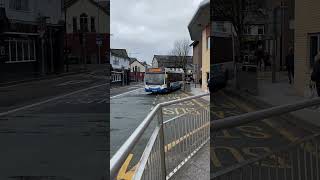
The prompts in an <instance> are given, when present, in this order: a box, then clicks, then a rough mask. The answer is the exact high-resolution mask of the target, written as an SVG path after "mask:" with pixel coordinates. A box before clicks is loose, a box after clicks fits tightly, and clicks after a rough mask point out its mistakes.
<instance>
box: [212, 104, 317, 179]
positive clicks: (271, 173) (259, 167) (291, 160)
mask: <svg viewBox="0 0 320 180" xmlns="http://www.w3.org/2000/svg"><path fill="white" fill-rule="evenodd" d="M316 105H320V98H316V99H313V100H306V101H301V102H298V103H295V104H287V105H282V106H278V107H273V108H269V109H265V110H261V111H256V112H252V113H246V114H243V115H239V116H233V117H228V118H225V119H221V120H215V121H211V123H210V126H211V132H212V131H213V132H217V131H219V130H223V129H227V128H233V127H237V126H240V125H244V124H248V123H250V122H254V121H259V120H263V119H265V118H270V117H273V116H279V115H283V114H285V113H289V112H292V111H296V110H300V109H304V108H308V107H312V106H316ZM211 138H212V139H213V141H214V137H211ZM319 140H320V134H314V135H311V136H308V137H305V138H303V139H300V140H295V141H294V142H292V143H291V144H289V145H284V146H283V147H280V148H278V149H275V150H273V151H272V152H270V153H267V154H265V155H263V156H260V157H258V158H254V159H251V160H248V161H244V162H242V163H239V164H236V165H234V166H231V167H228V168H224V169H222V170H220V171H217V172H214V173H211V178H210V179H229V180H231V179H237V180H238V179H240V180H244V179H249V180H253V179H254V180H256V179H257V180H262V179H263V180H264V179H266V180H271V179H272V180H273V179H275V180H278V179H291V180H296V179H299V180H301V179H310V180H313V179H319V172H320V170H319V155H320V154H319V142H320V141H319Z"/></svg>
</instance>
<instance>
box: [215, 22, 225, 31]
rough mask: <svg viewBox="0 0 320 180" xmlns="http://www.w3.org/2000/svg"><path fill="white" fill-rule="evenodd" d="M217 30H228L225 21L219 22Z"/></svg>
mask: <svg viewBox="0 0 320 180" xmlns="http://www.w3.org/2000/svg"><path fill="white" fill-rule="evenodd" d="M217 31H218V32H226V29H225V27H224V23H223V22H217Z"/></svg>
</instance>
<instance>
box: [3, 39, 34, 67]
mask: <svg viewBox="0 0 320 180" xmlns="http://www.w3.org/2000/svg"><path fill="white" fill-rule="evenodd" d="M6 42H7V46H8V48H7V49H8V51H9V53H8V54H9V60H8V61H6V63H18V62H32V61H36V45H35V41H34V40H30V39H9V40H6Z"/></svg>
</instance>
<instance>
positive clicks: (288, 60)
mask: <svg viewBox="0 0 320 180" xmlns="http://www.w3.org/2000/svg"><path fill="white" fill-rule="evenodd" d="M286 66H287V71H288V78H289V83H290V84H291V83H292V81H293V80H294V50H293V48H290V49H289V54H288V55H287V56H286Z"/></svg>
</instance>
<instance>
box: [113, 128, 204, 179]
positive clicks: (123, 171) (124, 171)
mask: <svg viewBox="0 0 320 180" xmlns="http://www.w3.org/2000/svg"><path fill="white" fill-rule="evenodd" d="M208 126H210V123H206V124H204V125H203V126H201V127H199V128H197V129H195V130H194V131H192V132H190V133H188V134H185V135H184V136H182V137H178V138H177V139H176V140H174V141H172V142H171V143H168V144H167V145H165V147H164V149H165V152H168V151H170V150H171V149H172V148H173V147H175V146H177V145H178V144H180V143H182V142H183V141H184V140H186V139H187V138H190V137H191V136H192V135H194V134H196V133H197V132H199V131H200V130H203V129H204V128H207V127H208ZM133 156H134V154H129V156H128V157H127V159H126V161H125V162H124V163H123V164H122V167H121V168H120V170H119V173H118V176H117V180H131V179H132V178H133V176H134V175H135V170H136V168H137V165H138V164H136V165H134V166H133V167H132V168H131V169H130V170H128V167H129V164H130V162H131V161H132V159H133Z"/></svg>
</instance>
